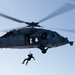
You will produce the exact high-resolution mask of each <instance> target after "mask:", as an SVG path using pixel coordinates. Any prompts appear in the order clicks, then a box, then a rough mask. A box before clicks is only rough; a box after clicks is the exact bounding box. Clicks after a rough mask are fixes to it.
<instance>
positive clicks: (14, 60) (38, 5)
mask: <svg viewBox="0 0 75 75" xmlns="http://www.w3.org/2000/svg"><path fill="white" fill-rule="evenodd" d="M66 3H71V4H75V0H0V12H1V13H4V14H7V15H9V16H12V17H15V18H18V19H21V20H23V21H28V22H32V21H35V22H37V21H39V20H41V19H42V18H44V17H46V16H47V15H49V14H51V13H52V12H54V11H55V10H57V9H58V8H60V7H61V6H63V5H64V4H66ZM40 25H41V26H44V27H46V28H47V29H50V27H54V28H55V27H57V28H65V29H73V30H75V9H74V10H72V11H69V12H67V13H64V14H62V15H59V16H56V17H54V18H52V19H49V20H47V21H45V22H42V23H40ZM22 26H25V24H19V23H17V22H14V21H11V20H8V19H5V18H2V17H0V31H1V30H7V29H14V28H18V27H22ZM56 31H57V30H56ZM57 32H58V33H59V34H61V35H62V36H64V37H68V39H69V40H71V41H75V33H68V32H64V31H57ZM4 33H5V32H0V36H1V35H3V34H4ZM30 51H31V52H32V53H33V54H34V57H35V59H36V60H35V61H34V60H33V59H32V60H31V61H30V62H29V63H28V65H27V66H25V65H23V64H21V63H22V61H23V59H24V58H26V57H27V54H28V53H29V52H30ZM0 75H75V44H74V45H73V46H70V45H69V44H67V45H64V46H61V47H58V48H52V49H49V50H48V52H47V53H46V54H45V55H43V54H42V53H41V51H40V50H39V49H37V48H34V49H5V48H3V49H0Z"/></svg>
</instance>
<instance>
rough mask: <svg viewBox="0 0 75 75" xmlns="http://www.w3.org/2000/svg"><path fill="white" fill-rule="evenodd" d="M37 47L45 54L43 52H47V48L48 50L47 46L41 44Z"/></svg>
mask: <svg viewBox="0 0 75 75" xmlns="http://www.w3.org/2000/svg"><path fill="white" fill-rule="evenodd" d="M39 49H40V50H41V52H42V53H43V54H45V53H46V52H47V50H48V47H45V46H43V45H40V46H39Z"/></svg>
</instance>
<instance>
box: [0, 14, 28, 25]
mask: <svg viewBox="0 0 75 75" xmlns="http://www.w3.org/2000/svg"><path fill="white" fill-rule="evenodd" d="M0 16H2V17H5V18H8V19H11V20H13V21H16V22H19V23H26V24H27V23H28V22H25V21H21V20H19V19H16V18H13V17H10V16H7V15H5V14H2V13H0Z"/></svg>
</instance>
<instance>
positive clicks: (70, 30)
mask: <svg viewBox="0 0 75 75" xmlns="http://www.w3.org/2000/svg"><path fill="white" fill-rule="evenodd" d="M51 29H55V30H61V31H66V32H71V33H75V30H72V29H63V28H51Z"/></svg>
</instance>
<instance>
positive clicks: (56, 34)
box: [52, 31, 60, 37]
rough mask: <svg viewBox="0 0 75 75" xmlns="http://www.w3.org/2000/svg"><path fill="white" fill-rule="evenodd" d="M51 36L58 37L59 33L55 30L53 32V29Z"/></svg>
mask: <svg viewBox="0 0 75 75" xmlns="http://www.w3.org/2000/svg"><path fill="white" fill-rule="evenodd" d="M52 36H53V37H59V36H60V35H59V34H58V33H57V32H54V31H53V32H52Z"/></svg>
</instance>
